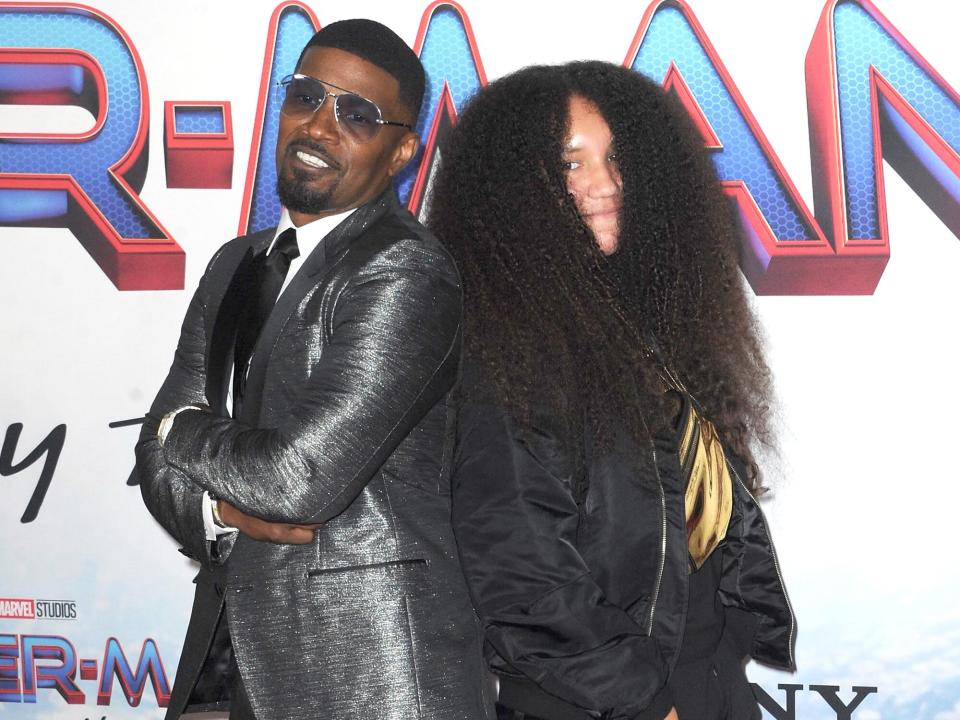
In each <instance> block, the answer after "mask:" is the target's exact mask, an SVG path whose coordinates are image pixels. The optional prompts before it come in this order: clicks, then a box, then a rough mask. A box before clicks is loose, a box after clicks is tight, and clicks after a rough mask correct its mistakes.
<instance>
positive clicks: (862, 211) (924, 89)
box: [834, 2, 960, 239]
mask: <svg viewBox="0 0 960 720" xmlns="http://www.w3.org/2000/svg"><path fill="white" fill-rule="evenodd" d="M834 26H835V28H836V41H835V42H836V57H837V81H838V83H839V84H840V87H841V88H842V92H841V93H840V127H841V131H842V133H843V176H844V182H845V184H846V195H847V215H848V222H849V224H850V229H849V231H848V232H849V235H850V237H851V238H854V239H871V238H878V237H880V227H879V219H878V216H877V195H876V183H877V176H876V171H875V166H874V161H875V157H876V153H877V151H878V148H876V147H874V142H873V125H872V123H871V120H870V117H871V116H870V75H869V73H870V67H871V65H872V66H874V67H876V69H877V70H879V71H880V73H881V74H882V75H883V77H885V78H886V79H887V80H888V81H889V82H890V84H891V85H893V87H894V88H895V89H896V90H897V91H898V92H899V93H900V94H901V95H902V96H903V98H904V99H905V100H906V101H907V102H908V103H910V104H911V105H913V106H914V107H915V108H923V117H924V120H926V121H927V123H929V124H930V126H931V127H932V128H933V129H934V130H935V131H936V132H937V133H939V134H940V136H941V137H942V138H943V139H944V140H945V141H946V142H947V144H948V145H950V147H952V148H953V149H954V151H956V152H958V153H960V108H958V107H957V105H956V103H955V102H954V101H953V100H952V99H951V98H950V97H949V96H948V95H947V93H945V92H944V91H943V90H942V89H941V88H940V87H938V86H937V84H936V83H935V82H934V81H933V80H932V79H931V78H930V76H929V75H927V73H926V72H925V71H924V70H923V68H922V67H921V66H920V65H919V64H918V63H916V62H915V61H914V60H913V58H911V57H910V56H909V55H908V54H907V53H906V52H905V51H904V50H903V48H901V47H900V46H899V45H898V44H897V43H896V42H895V41H894V39H893V38H892V37H891V36H890V33H888V32H887V30H886V29H884V27H883V26H882V25H880V23H878V22H877V21H876V20H875V19H874V18H872V17H871V16H870V15H869V14H868V13H867V12H866V11H865V10H864V9H863V8H862V7H860V5H858V4H857V3H855V2H841V3H838V5H837V7H836V10H835V11H834Z"/></svg>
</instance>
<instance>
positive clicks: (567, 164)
mask: <svg viewBox="0 0 960 720" xmlns="http://www.w3.org/2000/svg"><path fill="white" fill-rule="evenodd" d="M578 167H580V163H578V162H577V161H576V160H565V161H564V163H563V169H564V170H576V169H577V168H578Z"/></svg>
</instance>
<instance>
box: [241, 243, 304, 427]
mask: <svg viewBox="0 0 960 720" xmlns="http://www.w3.org/2000/svg"><path fill="white" fill-rule="evenodd" d="M298 257H300V248H299V247H298V246H297V231H296V229H294V228H287V229H286V230H284V231H283V232H282V233H280V235H279V236H278V237H277V241H276V242H275V243H274V245H273V247H272V248H271V249H270V253H269V254H268V255H267V256H266V257H265V258H264V257H263V256H261V258H260V263H259V270H258V272H257V287H256V293H255V297H256V306H254V304H253V302H250V304H249V305H248V306H247V311H246V312H245V313H243V319H242V320H241V326H240V328H239V331H238V333H237V341H236V346H235V348H234V355H233V414H234V417H236V415H237V414H238V413H239V411H240V403H241V402H242V400H243V391H244V389H245V387H246V384H247V363H248V362H249V361H250V356H251V355H252V354H253V348H254V346H256V344H257V339H258V338H259V337H260V333H261V332H262V330H263V326H264V325H265V324H266V322H267V318H268V317H270V312H271V311H272V310H273V306H274V305H276V304H277V298H278V297H279V296H280V288H281V287H283V281H284V280H285V279H286V277H287V271H289V270H290V263H291V262H292V261H293V260H294V258H298ZM253 294H254V293H251V295H253ZM250 299H251V300H252V299H253V298H250Z"/></svg>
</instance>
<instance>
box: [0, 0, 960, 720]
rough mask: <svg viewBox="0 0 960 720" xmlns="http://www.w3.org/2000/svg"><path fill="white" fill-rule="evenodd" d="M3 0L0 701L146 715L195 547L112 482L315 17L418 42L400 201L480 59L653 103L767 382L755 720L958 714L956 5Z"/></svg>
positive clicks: (248, 226)
mask: <svg viewBox="0 0 960 720" xmlns="http://www.w3.org/2000/svg"><path fill="white" fill-rule="evenodd" d="M92 2H94V4H93V5H89V6H86V5H73V4H59V3H23V4H16V3H0V250H2V253H3V258H4V260H3V262H2V263H0V339H2V340H0V342H2V345H0V357H2V375H0V443H2V445H0V716H2V717H10V718H11V719H19V718H44V719H48V720H81V719H82V718H97V719H106V718H109V720H120V719H121V718H138V719H139V718H143V719H144V720H145V719H147V718H159V717H161V716H162V714H163V708H164V707H165V706H166V703H167V700H168V698H169V693H170V686H171V684H172V682H173V677H174V674H175V671H176V665H177V660H178V656H179V653H180V649H181V643H182V640H183V634H184V631H185V627H186V621H187V617H188V612H189V608H190V603H191V599H192V591H193V586H192V585H191V582H190V580H191V578H192V577H193V575H194V574H195V573H196V567H195V566H193V565H192V564H191V563H190V561H188V560H187V559H186V558H184V557H183V556H182V555H181V554H179V553H178V552H177V548H176V546H175V544H174V543H173V542H172V541H171V540H170V539H169V538H168V537H167V536H166V535H165V534H164V532H163V531H162V530H161V529H160V527H159V526H158V525H156V523H155V522H154V521H153V520H152V518H151V517H150V516H149V515H148V514H147V512H146V510H145V509H144V507H143V505H142V503H141V500H140V493H139V490H138V488H137V487H135V486H131V485H129V484H128V477H129V473H130V470H131V468H132V466H133V444H134V442H135V439H136V437H137V432H138V425H137V424H136V420H137V418H140V417H141V416H142V415H143V413H144V412H145V410H146V409H147V407H148V406H149V403H150V401H151V400H152V398H153V395H154V393H155V392H156V390H157V388H158V387H159V384H160V382H161V380H162V379H163V377H164V374H165V372H166V369H167V367H168V366H169V363H170V361H171V358H172V352H173V348H174V346H175V343H176V340H177V336H178V332H179V325H180V321H181V319H182V316H183V313H184V311H185V309H186V306H187V302H188V300H189V297H190V295H191V293H192V290H193V288H194V287H195V286H196V283H197V281H198V279H199V277H200V274H201V273H202V271H203V269H204V267H205V265H206V263H207V260H208V259H209V257H210V255H211V254H212V253H213V251H214V250H215V249H216V248H217V247H219V246H220V245H221V244H222V243H223V242H224V241H225V240H227V239H229V238H231V237H233V236H235V235H236V234H238V233H242V232H246V231H248V230H259V229H262V228H266V227H270V226H272V225H273V224H275V220H276V217H277V214H278V208H279V205H278V202H277V199H276V197H275V194H274V177H275V170H274V164H273V147H274V142H275V137H276V131H277V125H276V116H277V103H276V99H275V98H274V96H273V94H272V93H271V90H270V87H271V85H272V84H273V83H274V82H275V81H276V80H277V79H279V78H280V77H282V76H284V75H286V74H288V73H289V72H291V71H292V70H293V65H294V63H295V60H296V57H297V55H298V53H299V50H300V48H301V47H302V46H303V44H304V42H305V41H306V40H307V38H309V36H310V35H311V34H312V33H313V32H314V30H315V29H316V28H318V27H320V26H322V25H324V24H327V23H330V22H333V21H335V20H339V19H342V18H346V17H357V16H360V17H370V18H373V19H376V20H380V21H381V22H384V23H386V24H387V25H389V26H390V27H392V28H393V29H394V30H395V31H396V32H397V33H398V34H400V35H401V37H403V38H404V39H405V40H407V41H408V42H409V43H410V44H411V46H413V47H414V48H415V50H416V51H417V52H418V53H419V55H420V57H421V58H422V60H423V62H424V65H425V67H426V70H427V74H428V78H429V81H428V96H427V99H426V102H425V107H424V109H423V112H422V113H421V116H420V120H419V123H418V127H417V130H418V131H419V132H420V134H421V137H422V138H423V140H424V148H423V151H422V153H421V154H420V156H419V158H418V160H417V162H416V163H415V166H414V167H411V168H409V170H408V172H407V173H406V174H405V175H404V176H403V177H402V178H401V179H400V182H399V190H400V193H401V197H402V198H403V200H404V201H405V202H407V203H408V204H409V206H410V207H411V209H412V210H414V212H420V211H422V209H423V204H424V198H425V197H427V196H428V192H427V191H428V188H429V183H430V179H431V171H432V170H433V168H434V167H435V164H436V162H437V160H438V157H439V153H438V150H437V147H438V143H439V144H440V145H442V140H443V137H444V135H445V133H446V132H447V131H448V130H449V128H450V127H451V125H452V124H453V123H455V122H456V115H457V110H458V109H459V108H462V107H463V105H464V103H465V102H467V100H468V99H469V97H470V96H471V95H472V94H473V93H474V92H475V91H476V90H477V89H478V88H479V87H481V86H482V85H484V84H485V83H486V82H487V81H488V79H493V78H497V77H499V76H501V75H503V74H505V73H508V72H510V71H512V70H515V69H517V68H520V67H522V66H525V65H529V64H533V63H553V62H563V61H567V60H573V59H587V58H599V59H603V60H608V61H610V62H615V63H623V64H625V65H627V66H629V67H631V68H633V69H634V70H636V71H637V72H640V73H644V74H646V75H648V76H650V77H652V78H654V79H655V80H657V81H659V82H663V83H664V84H665V85H666V86H667V87H669V88H671V89H672V90H673V91H674V92H676V93H677V94H678V95H679V96H680V98H681V100H682V101H683V102H684V104H685V106H686V107H687V108H688V109H689V111H690V112H691V114H692V115H693V117H694V119H695V120H696V122H697V123H698V124H699V126H700V128H701V130H702V131H703V132H704V136H705V138H706V139H707V142H708V143H709V145H710V147H711V152H712V153H713V155H714V158H715V160H716V165H717V168H718V171H719V174H720V176H721V178H722V180H723V181H724V184H725V186H726V188H727V191H728V193H729V195H730V198H731V202H734V203H736V205H737V207H738V209H739V212H740V215H741V217H742V219H743V224H744V228H745V233H744V247H743V263H742V267H743V272H744V281H745V282H746V283H747V284H748V285H749V287H750V288H751V289H752V293H751V295H752V297H753V299H754V302H755V307H756V310H757V313H758V314H759V316H760V319H761V321H762V323H763V326H764V330H765V333H766V339H767V347H768V352H769V360H770V364H771V365H772V367H773V369H774V372H775V375H776V388H777V394H778V414H779V415H778V422H779V427H780V450H779V453H778V454H776V455H774V456H771V457H769V458H768V461H767V475H766V477H767V482H768V484H769V485H770V486H771V492H770V493H769V495H768V497H767V499H766V500H764V507H765V510H766V512H767V515H768V518H769V520H770V523H771V525H772V529H773V533H774V537H775V539H776V541H777V546H778V550H779V556H780V564H781V566H782V570H783V574H784V576H785V580H786V584H787V587H788V589H789V591H790V594H791V599H792V603H793V605H794V609H795V611H796V613H797V616H798V618H799V632H798V634H797V637H796V653H797V662H798V666H799V669H798V671H797V672H796V673H795V674H787V673H779V672H773V671H770V670H768V669H766V668H763V667H761V666H759V665H750V666H749V667H748V673H749V675H750V678H751V680H752V681H753V682H754V683H755V688H756V694H757V697H758V701H759V703H760V705H761V707H762V708H763V712H764V717H765V718H775V719H776V720H793V719H794V718H801V719H802V720H826V719H832V718H837V719H838V720H839V719H841V718H855V719H856V720H878V719H879V718H883V719H884V720H917V719H923V720H957V719H958V718H960V602H958V601H957V597H958V596H960V573H958V570H957V568H956V552H957V547H958V541H957V530H956V527H957V522H958V521H957V517H958V515H960V491H958V489H957V488H958V485H960V470H958V464H957V462H956V460H955V455H954V453H955V452H956V448H957V443H958V441H957V439H956V428H957V414H958V412H957V408H958V407H960V384H958V381H957V375H958V371H957V369H958V363H960V358H958V349H960V339H958V330H957V327H958V324H960V320H958V318H957V310H958V308H960V241H958V238H960V95H958V93H957V92H956V90H955V88H956V87H960V54H958V53H957V37H956V27H957V24H958V21H960V10H958V9H957V8H955V7H954V5H953V4H951V3H945V2H940V1H939V0H911V1H910V2H906V1H905V0H878V1H877V2H876V3H875V4H873V3H870V2H867V0H829V1H828V2H826V3H823V2H819V0H802V1H801V0H797V1H795V2H790V3H786V2H783V3H781V2H777V3H772V2H766V1H763V0H686V1H685V2H680V1H679V0H655V1H654V2H651V3H646V2H643V1H641V2H634V3H624V2H618V1H616V0H595V1H594V2H589V3H555V4H553V3H542V2H536V3H535V2H504V1H499V0H498V1H496V2H491V1H490V0H484V1H483V2H479V1H477V0H463V1H462V3H461V4H455V3H446V2H438V3H433V4H428V3H426V2H417V1H416V0H394V1H393V2H383V1H382V0H353V1H352V2H349V3H347V2H323V3H320V2H314V3H312V4H307V3H301V2H286V3H282V4H279V5H277V4H276V3H275V2H272V1H271V0H255V1H253V0H252V1H251V2H245V3H242V4H238V3H228V2H224V1H223V0H190V1H188V0H169V1H168V2H164V3H158V2H148V1H147V0H100V2H97V1H96V0H92Z"/></svg>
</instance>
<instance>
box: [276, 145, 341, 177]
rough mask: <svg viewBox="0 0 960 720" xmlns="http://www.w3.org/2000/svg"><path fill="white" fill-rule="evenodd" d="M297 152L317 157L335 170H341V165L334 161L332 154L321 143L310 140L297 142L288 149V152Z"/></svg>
mask: <svg viewBox="0 0 960 720" xmlns="http://www.w3.org/2000/svg"><path fill="white" fill-rule="evenodd" d="M297 150H303V151H304V152H308V153H310V154H311V155H316V156H317V157H318V158H320V159H321V160H323V161H324V162H325V163H326V164H327V165H329V166H330V167H332V168H333V169H335V170H339V169H340V163H338V162H337V161H336V160H334V159H333V157H332V156H331V155H330V153H328V152H327V149H326V148H325V147H324V146H323V145H320V144H319V143H315V142H311V141H309V140H296V141H294V142H292V143H291V144H290V145H289V146H288V147H287V152H296V151H297Z"/></svg>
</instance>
